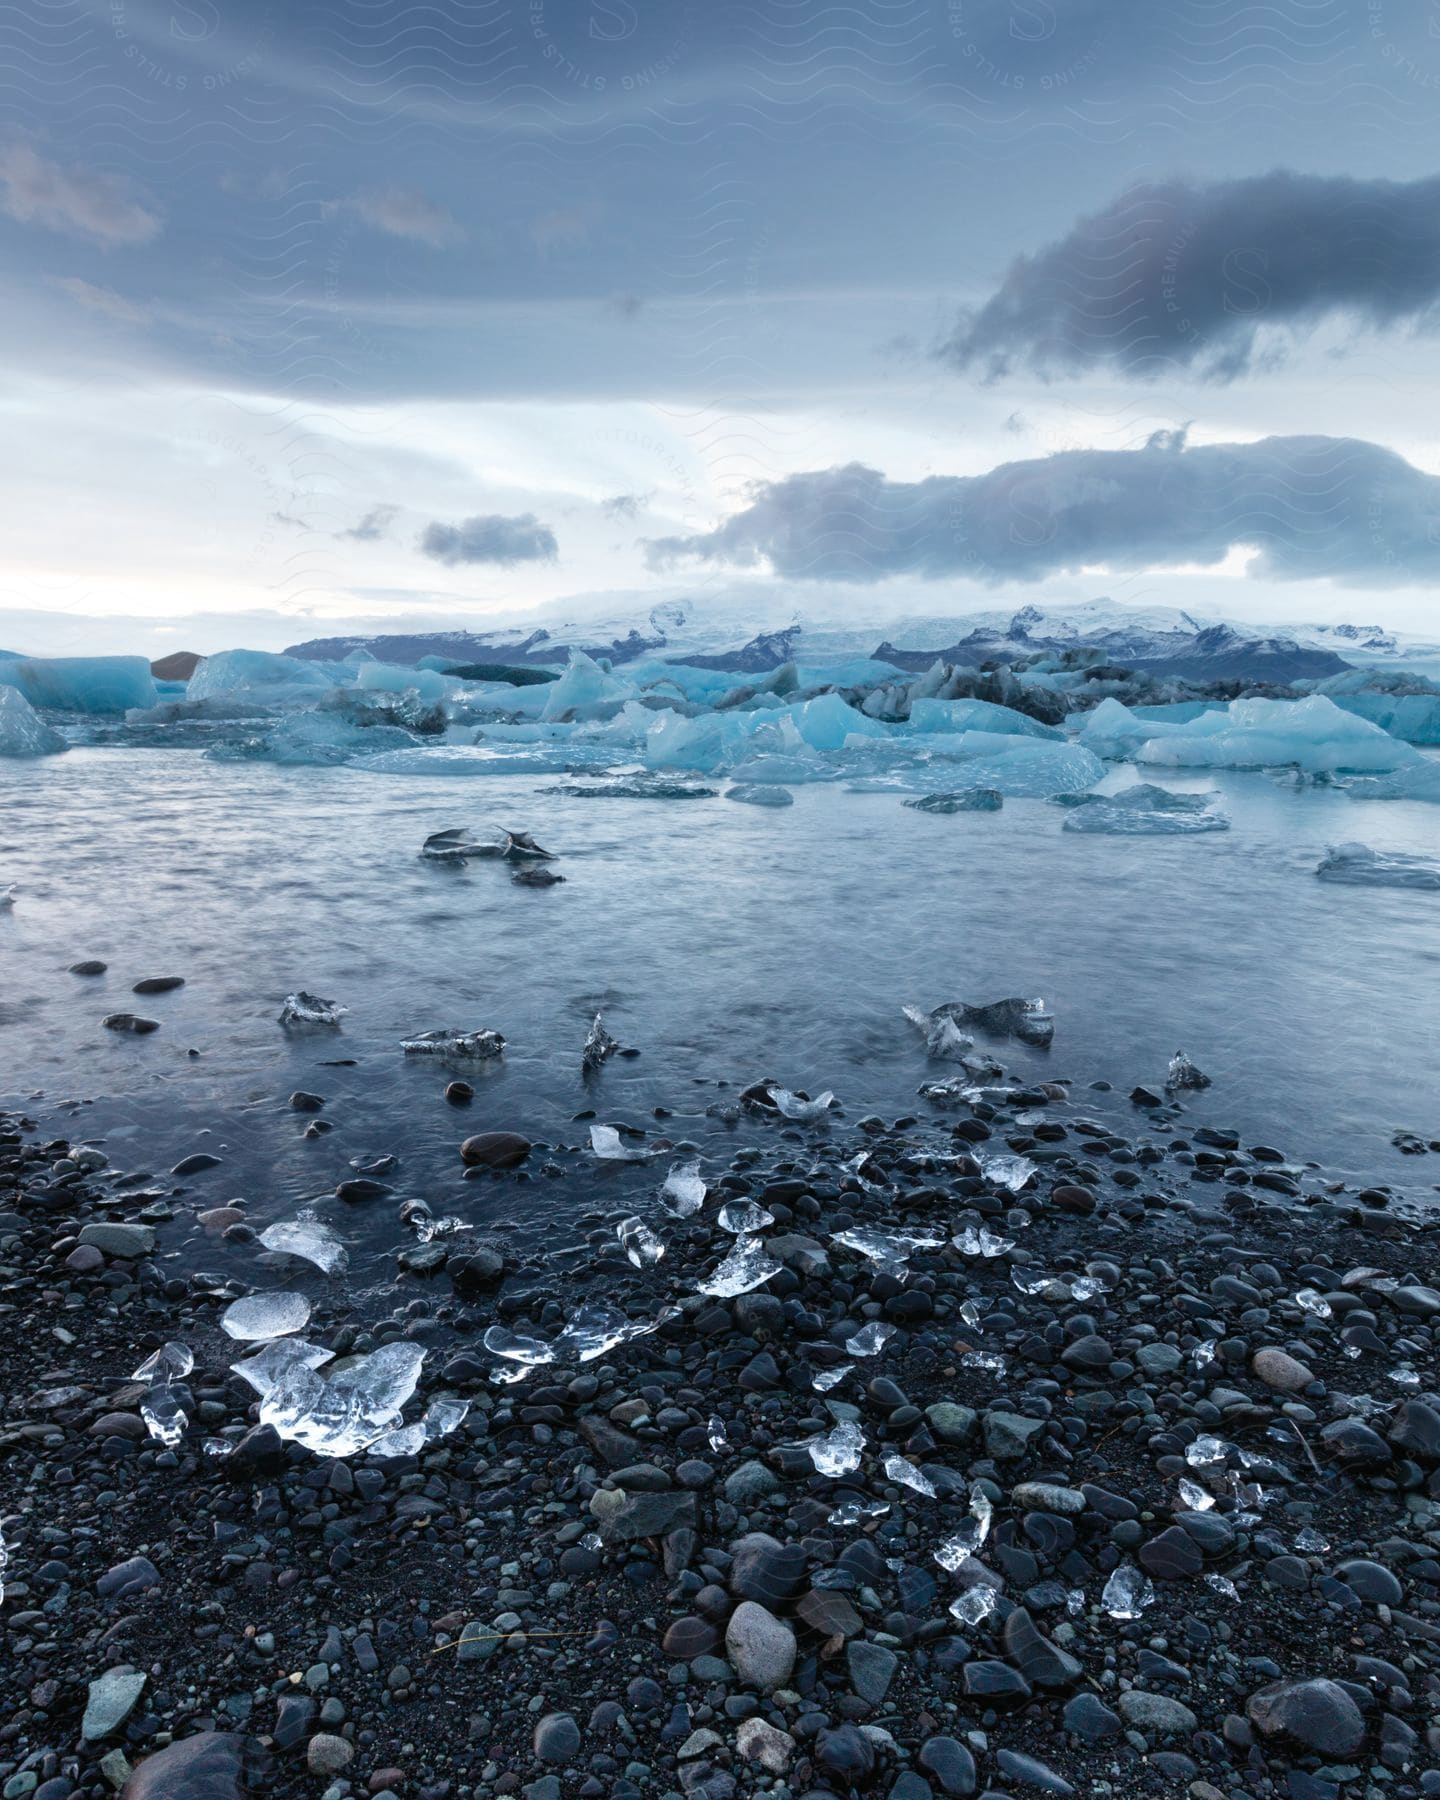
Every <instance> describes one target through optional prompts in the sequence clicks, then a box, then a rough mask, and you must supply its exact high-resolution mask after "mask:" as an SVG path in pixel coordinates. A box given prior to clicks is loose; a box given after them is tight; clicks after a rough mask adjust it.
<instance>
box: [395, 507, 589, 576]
mask: <svg viewBox="0 0 1440 1800" xmlns="http://www.w3.org/2000/svg"><path fill="white" fill-rule="evenodd" d="M420 550H421V553H422V555H425V556H429V557H432V558H433V559H434V560H435V561H436V562H442V563H446V564H448V565H449V566H450V567H452V568H453V567H454V566H455V565H457V564H459V563H500V564H501V565H502V566H504V567H506V568H509V567H510V566H511V565H513V564H515V563H527V562H553V561H554V560H555V558H556V556H557V555H558V554H559V550H560V546H559V545H558V544H557V543H556V541H555V533H554V532H553V531H551V529H550V527H549V526H548V525H542V524H541V523H540V521H539V520H538V519H537V518H536V517H535V515H534V513H517V514H516V515H515V516H514V517H513V518H506V517H505V516H504V515H503V514H500V513H490V514H488V515H484V516H480V517H476V518H473V519H462V520H461V522H460V523H459V524H458V525H442V524H440V523H439V521H438V520H437V521H436V522H435V523H434V524H432V525H427V526H426V527H425V530H424V531H423V532H422V533H421V536H420Z"/></svg>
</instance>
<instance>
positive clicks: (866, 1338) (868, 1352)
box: [845, 1319, 895, 1356]
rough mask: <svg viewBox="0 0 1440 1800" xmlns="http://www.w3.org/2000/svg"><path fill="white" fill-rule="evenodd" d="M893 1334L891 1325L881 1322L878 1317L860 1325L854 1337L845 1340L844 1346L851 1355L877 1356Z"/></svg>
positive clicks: (893, 1328) (893, 1329)
mask: <svg viewBox="0 0 1440 1800" xmlns="http://www.w3.org/2000/svg"><path fill="white" fill-rule="evenodd" d="M894 1335H895V1327H894V1326H893V1325H885V1324H882V1323H881V1322H880V1321H879V1320H878V1319H876V1320H874V1321H873V1322H872V1323H871V1324H869V1325H862V1326H861V1327H860V1329H859V1330H858V1331H857V1332H856V1333H855V1335H854V1337H848V1338H846V1340H845V1348H846V1349H847V1350H848V1351H849V1352H850V1354H851V1355H852V1356H878V1355H879V1354H880V1352H881V1351H882V1350H883V1349H884V1348H885V1346H886V1345H887V1344H888V1343H889V1342H890V1340H891V1338H893V1337H894Z"/></svg>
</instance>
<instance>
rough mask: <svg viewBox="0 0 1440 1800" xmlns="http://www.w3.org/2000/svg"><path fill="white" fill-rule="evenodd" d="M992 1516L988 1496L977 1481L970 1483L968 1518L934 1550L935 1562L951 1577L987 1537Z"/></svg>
mask: <svg viewBox="0 0 1440 1800" xmlns="http://www.w3.org/2000/svg"><path fill="white" fill-rule="evenodd" d="M994 1516H995V1509H994V1507H993V1506H992V1505H991V1504H990V1496H989V1495H988V1494H987V1493H986V1492H985V1490H984V1488H983V1487H981V1485H980V1483H979V1482H978V1481H972V1482H971V1484H970V1515H969V1517H968V1518H965V1519H962V1520H961V1521H960V1524H959V1526H958V1528H957V1529H956V1530H955V1531H953V1532H952V1533H951V1534H950V1536H949V1537H947V1538H946V1539H945V1540H944V1542H943V1543H941V1544H940V1545H938V1546H937V1548H936V1551H935V1560H936V1562H938V1563H939V1565H940V1567H941V1568H942V1569H948V1570H949V1571H950V1572H951V1574H952V1575H953V1574H954V1572H955V1571H956V1570H957V1569H958V1568H959V1567H960V1565H961V1564H962V1563H963V1562H965V1561H966V1559H967V1558H968V1557H971V1556H973V1555H974V1554H975V1552H976V1551H977V1550H978V1549H979V1548H980V1546H981V1545H982V1544H983V1543H984V1542H985V1540H986V1538H987V1537H989V1535H990V1525H991V1521H992V1520H993V1518H994Z"/></svg>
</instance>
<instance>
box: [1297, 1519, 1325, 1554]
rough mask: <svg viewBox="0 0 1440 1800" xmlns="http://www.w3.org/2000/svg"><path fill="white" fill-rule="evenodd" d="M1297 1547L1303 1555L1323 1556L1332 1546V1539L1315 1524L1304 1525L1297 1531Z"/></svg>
mask: <svg viewBox="0 0 1440 1800" xmlns="http://www.w3.org/2000/svg"><path fill="white" fill-rule="evenodd" d="M1295 1548H1296V1549H1297V1550H1298V1551H1299V1552H1300V1554H1301V1555H1302V1556H1323V1555H1324V1554H1325V1552H1326V1551H1327V1550H1328V1549H1329V1548H1330V1540H1329V1538H1327V1537H1325V1536H1324V1535H1323V1534H1322V1533H1320V1532H1318V1531H1316V1530H1315V1528H1314V1526H1313V1525H1302V1526H1301V1528H1300V1529H1299V1531H1297V1532H1296V1533H1295Z"/></svg>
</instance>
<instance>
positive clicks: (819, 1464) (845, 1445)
mask: <svg viewBox="0 0 1440 1800" xmlns="http://www.w3.org/2000/svg"><path fill="white" fill-rule="evenodd" d="M805 1448H806V1449H807V1450H808V1451H809V1453H810V1460H811V1462H812V1463H814V1465H815V1467H816V1468H817V1469H818V1470H819V1471H820V1473H821V1474H822V1475H849V1474H852V1473H853V1472H854V1471H855V1470H856V1469H858V1468H859V1467H860V1453H861V1452H862V1451H863V1450H864V1448H865V1433H864V1432H863V1431H862V1430H861V1429H860V1427H859V1426H858V1425H857V1424H856V1423H855V1421H854V1420H853V1419H842V1420H841V1421H840V1423H839V1424H838V1425H836V1426H835V1427H834V1429H833V1430H831V1431H827V1432H826V1433H825V1434H824V1436H823V1437H814V1438H811V1439H810V1441H809V1442H808V1443H807V1444H806V1446H805Z"/></svg>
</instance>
